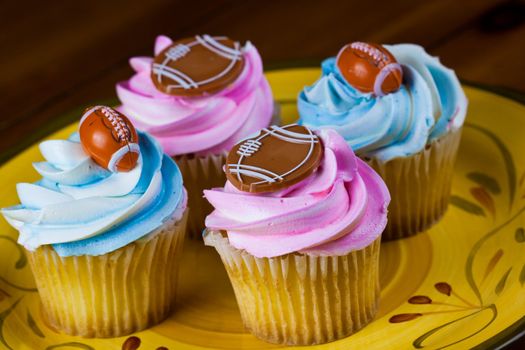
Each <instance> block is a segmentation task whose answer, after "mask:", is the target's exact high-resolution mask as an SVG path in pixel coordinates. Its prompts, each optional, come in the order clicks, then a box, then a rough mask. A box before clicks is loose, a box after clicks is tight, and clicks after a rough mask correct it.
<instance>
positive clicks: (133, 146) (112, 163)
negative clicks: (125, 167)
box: [108, 143, 140, 172]
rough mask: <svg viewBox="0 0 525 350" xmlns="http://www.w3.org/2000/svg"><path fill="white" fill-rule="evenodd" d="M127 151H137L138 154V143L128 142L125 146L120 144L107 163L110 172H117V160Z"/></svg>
mask: <svg viewBox="0 0 525 350" xmlns="http://www.w3.org/2000/svg"><path fill="white" fill-rule="evenodd" d="M129 152H131V153H138V154H139V156H140V146H139V144H138V143H128V144H127V145H125V146H122V147H121V148H119V149H118V151H116V152H115V153H113V155H112V156H111V159H110V160H109V163H108V170H109V171H111V172H117V164H118V162H119V161H120V160H121V159H122V157H124V156H125V155H126V154H128V153H129Z"/></svg>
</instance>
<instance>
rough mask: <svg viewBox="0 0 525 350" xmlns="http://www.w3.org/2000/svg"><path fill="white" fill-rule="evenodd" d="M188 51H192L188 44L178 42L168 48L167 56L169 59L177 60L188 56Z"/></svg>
mask: <svg viewBox="0 0 525 350" xmlns="http://www.w3.org/2000/svg"><path fill="white" fill-rule="evenodd" d="M188 52H190V48H189V47H188V46H187V45H184V44H178V45H175V46H174V47H171V48H169V49H168V51H167V52H166V57H169V59H170V60H172V61H176V60H178V59H180V58H182V57H184V56H186V55H187V54H188Z"/></svg>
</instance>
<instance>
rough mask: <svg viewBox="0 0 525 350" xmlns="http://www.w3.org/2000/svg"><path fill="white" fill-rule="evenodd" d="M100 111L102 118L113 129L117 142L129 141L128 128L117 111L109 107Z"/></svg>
mask: <svg viewBox="0 0 525 350" xmlns="http://www.w3.org/2000/svg"><path fill="white" fill-rule="evenodd" d="M100 111H101V112H102V114H104V116H105V117H106V118H107V119H108V120H109V122H110V123H111V125H112V126H113V128H114V129H115V131H116V133H117V136H118V138H119V141H121V142H122V141H128V142H129V141H131V133H130V131H129V129H128V126H127V125H126V122H125V121H124V119H122V117H121V116H120V114H118V112H117V111H115V110H114V109H113V108H109V107H102V108H101V109H100Z"/></svg>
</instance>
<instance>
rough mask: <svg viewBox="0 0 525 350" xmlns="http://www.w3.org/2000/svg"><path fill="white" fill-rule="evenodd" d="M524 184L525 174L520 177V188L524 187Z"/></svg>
mask: <svg viewBox="0 0 525 350" xmlns="http://www.w3.org/2000/svg"><path fill="white" fill-rule="evenodd" d="M523 182H525V172H524V173H523V174H521V177H520V187H521V186H522V185H523Z"/></svg>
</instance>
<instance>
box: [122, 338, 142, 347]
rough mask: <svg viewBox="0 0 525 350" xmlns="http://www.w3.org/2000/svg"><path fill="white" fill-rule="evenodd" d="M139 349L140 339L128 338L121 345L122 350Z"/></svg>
mask: <svg viewBox="0 0 525 350" xmlns="http://www.w3.org/2000/svg"><path fill="white" fill-rule="evenodd" d="M139 347H140V338H139V337H134V336H133V337H129V338H128V339H126V341H125V342H124V343H123V344H122V350H137V349H138V348H139Z"/></svg>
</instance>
